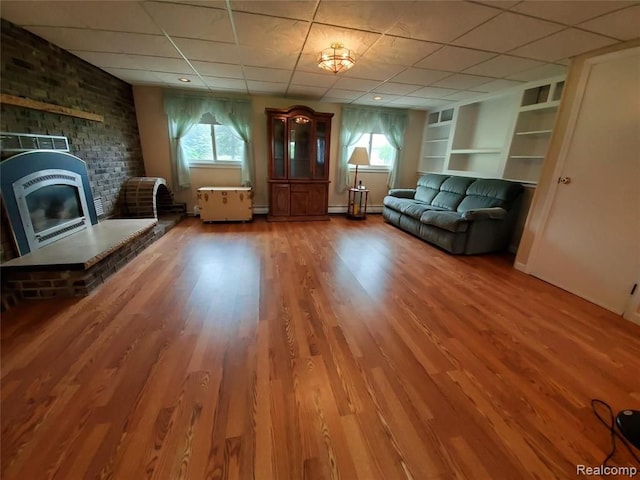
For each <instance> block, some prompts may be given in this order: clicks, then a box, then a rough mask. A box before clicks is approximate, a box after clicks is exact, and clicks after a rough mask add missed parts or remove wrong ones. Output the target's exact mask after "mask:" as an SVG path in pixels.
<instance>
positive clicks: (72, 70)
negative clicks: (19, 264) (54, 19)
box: [0, 19, 144, 260]
mask: <svg viewBox="0 0 640 480" xmlns="http://www.w3.org/2000/svg"><path fill="white" fill-rule="evenodd" d="M1 22H2V23H1V40H0V63H1V71H0V75H1V77H2V82H1V84H0V85H1V87H0V88H1V90H2V92H3V93H7V94H10V95H17V96H22V97H26V98H29V99H32V100H38V101H41V102H47V103H52V104H55V105H61V106H64V107H70V108H75V109H78V110H83V111H86V112H91V113H96V114H99V115H103V116H104V122H103V123H101V122H93V121H90V120H83V119H80V118H74V117H67V116H63V115H57V114H53V113H46V112H41V111H37V110H30V109H26V108H20V107H14V106H11V105H4V104H3V105H2V106H1V107H0V130H1V131H4V132H17V133H39V134H45V135H63V136H65V137H67V138H68V139H69V147H70V153H71V154H73V155H76V156H78V157H80V158H81V159H83V160H84V161H85V162H87V168H88V170H89V180H90V182H91V188H92V190H93V195H94V197H102V200H103V202H104V208H105V212H106V213H107V214H113V213H115V212H117V208H118V194H119V191H120V187H121V185H122V183H123V182H124V181H125V180H126V179H127V178H128V177H131V176H141V175H144V164H143V161H142V150H141V148H140V138H139V136H138V125H137V123H136V113H135V107H134V103H133V93H132V90H131V85H129V84H128V83H125V82H123V81H121V80H118V79H117V78H115V77H113V76H111V75H109V74H108V73H106V72H104V71H102V70H100V69H99V68H96V67H94V66H92V65H90V64H88V63H86V62H85V61H84V60H81V59H79V58H78V57H76V56H74V55H72V54H71V53H69V52H67V51H65V50H62V49H61V48H58V47H56V46H54V45H52V44H51V43H49V42H47V41H46V40H43V39H42V38H40V37H37V36H35V35H33V34H31V33H29V32H28V31H26V30H24V29H22V28H20V27H18V26H16V25H13V24H12V23H10V22H7V21H6V20H4V19H2V20H1ZM1 230H2V233H1V237H2V238H1V240H2V252H0V254H1V255H0V257H1V259H2V260H7V259H9V258H12V257H14V256H15V253H14V252H13V248H12V247H11V244H10V242H9V240H8V238H9V237H8V234H7V231H8V225H7V223H6V219H4V218H3V219H2V225H1Z"/></svg>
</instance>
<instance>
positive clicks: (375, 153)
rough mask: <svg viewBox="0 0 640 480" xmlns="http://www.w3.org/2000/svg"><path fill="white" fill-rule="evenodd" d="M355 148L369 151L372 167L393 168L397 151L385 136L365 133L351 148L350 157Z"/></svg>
mask: <svg viewBox="0 0 640 480" xmlns="http://www.w3.org/2000/svg"><path fill="white" fill-rule="evenodd" d="M355 147H365V148H366V149H367V152H369V165H370V166H371V167H382V168H391V167H392V166H393V158H394V156H395V153H396V151H395V149H394V148H393V147H392V146H391V144H390V143H389V142H388V141H387V137H385V136H384V135H383V134H381V133H365V134H364V135H362V137H360V140H358V142H357V143H356V144H355V145H353V146H352V147H349V151H348V157H350V156H351V152H353V149H354V148H355ZM348 157H347V158H348ZM365 168H366V167H365Z"/></svg>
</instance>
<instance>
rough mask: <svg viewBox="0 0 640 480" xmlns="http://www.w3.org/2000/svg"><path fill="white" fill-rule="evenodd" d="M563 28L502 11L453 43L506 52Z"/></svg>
mask: <svg viewBox="0 0 640 480" xmlns="http://www.w3.org/2000/svg"><path fill="white" fill-rule="evenodd" d="M563 28H564V27H562V26H561V25H558V24H555V23H551V22H547V21H544V20H537V19H535V18H530V17H525V16H524V15H517V14H515V13H509V12H504V13H501V14H500V15H498V16H497V17H495V18H493V19H491V20H489V21H488V22H487V23H485V24H483V25H481V26H479V27H478V28H476V29H474V30H472V31H471V32H469V33H467V34H465V35H463V36H462V37H460V38H458V39H456V40H455V41H454V42H453V43H455V44H456V45H462V46H465V47H473V48H479V49H482V50H490V51H492V52H506V51H509V50H511V49H514V48H516V47H519V46H520V45H523V44H525V43H528V42H532V41H534V40H537V39H538V38H541V37H544V36H546V35H549V34H550V33H553V32H557V31H558V30H562V29H563Z"/></svg>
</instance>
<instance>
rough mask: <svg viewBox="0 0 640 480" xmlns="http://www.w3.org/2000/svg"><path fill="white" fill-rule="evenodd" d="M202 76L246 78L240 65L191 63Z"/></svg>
mask: <svg viewBox="0 0 640 480" xmlns="http://www.w3.org/2000/svg"><path fill="white" fill-rule="evenodd" d="M191 65H193V68H195V69H196V70H197V71H198V73H199V74H200V75H207V76H211V77H226V78H244V75H243V74H242V67H241V66H240V65H231V64H228V63H211V62H195V61H194V62H191Z"/></svg>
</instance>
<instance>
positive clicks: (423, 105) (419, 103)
mask: <svg viewBox="0 0 640 480" xmlns="http://www.w3.org/2000/svg"><path fill="white" fill-rule="evenodd" d="M406 102H410V104H411V105H412V107H411V108H418V109H434V108H438V107H442V106H445V105H451V104H452V103H454V102H453V100H444V99H438V98H415V97H403V98H399V99H397V100H393V101H392V102H391V104H392V105H393V104H394V103H401V104H405V103H406Z"/></svg>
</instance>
